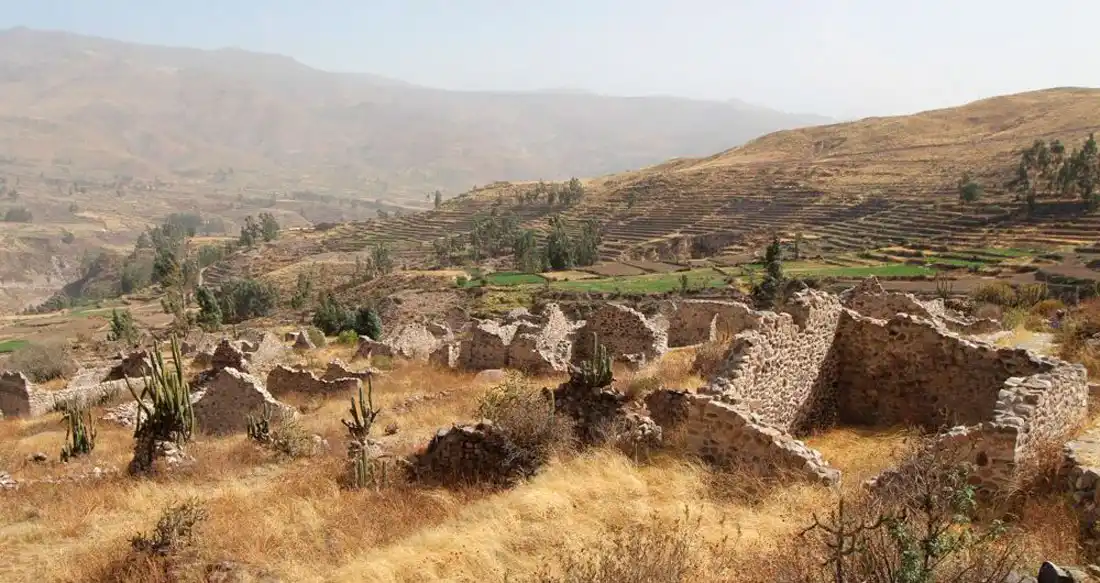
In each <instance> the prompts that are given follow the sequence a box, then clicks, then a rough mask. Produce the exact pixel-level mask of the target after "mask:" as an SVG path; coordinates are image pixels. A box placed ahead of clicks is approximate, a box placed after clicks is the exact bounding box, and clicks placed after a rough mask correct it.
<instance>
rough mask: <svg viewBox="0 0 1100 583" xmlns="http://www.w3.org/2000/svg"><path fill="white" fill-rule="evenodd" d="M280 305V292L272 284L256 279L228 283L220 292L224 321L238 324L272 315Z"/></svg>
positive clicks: (219, 300)
mask: <svg viewBox="0 0 1100 583" xmlns="http://www.w3.org/2000/svg"><path fill="white" fill-rule="evenodd" d="M278 303H279V292H278V291H277V290H276V289H275V287H274V286H273V285H271V284H270V283H264V282H260V281H257V280H255V279H238V280H233V281H229V282H226V283H225V284H224V285H222V287H221V289H220V290H219V297H218V304H219V308H221V313H222V321H224V322H226V323H229V324H236V323H238V322H243V321H245V320H249V319H252V318H259V317H262V316H266V315H268V314H270V313H271V312H272V311H273V310H274V309H275V306H277V305H278Z"/></svg>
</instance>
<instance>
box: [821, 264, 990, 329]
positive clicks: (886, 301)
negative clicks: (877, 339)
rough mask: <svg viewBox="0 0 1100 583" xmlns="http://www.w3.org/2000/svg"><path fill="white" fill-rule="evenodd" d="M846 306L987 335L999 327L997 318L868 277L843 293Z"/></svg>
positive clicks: (880, 316) (881, 316)
mask: <svg viewBox="0 0 1100 583" xmlns="http://www.w3.org/2000/svg"><path fill="white" fill-rule="evenodd" d="M842 301H843V303H844V306H845V307H846V308H849V309H852V310H855V311H856V312H858V313H860V314H861V315H864V316H869V317H871V318H878V319H881V320H889V319H890V318H893V317H894V316H895V315H897V314H909V315H911V316H918V317H921V318H927V319H929V320H932V322H933V323H934V324H936V325H937V326H938V327H942V328H944V329H947V330H951V331H953V332H959V333H964V334H986V333H989V332H994V331H996V330H1000V324H999V323H998V322H997V321H996V320H990V319H988V318H983V319H973V318H967V317H964V316H963V315H961V314H958V313H954V312H953V311H952V310H949V309H948V308H947V306H946V305H945V304H944V302H943V300H942V299H939V298H936V299H933V300H921V299H919V298H917V296H915V295H913V294H907V293H897V292H888V291H886V290H885V289H884V288H883V287H882V284H881V283H879V281H878V278H875V277H869V278H867V279H864V280H863V281H862V282H860V284H859V285H858V286H856V287H854V288H852V289H850V290H848V291H847V292H845V293H844V294H843V295H842Z"/></svg>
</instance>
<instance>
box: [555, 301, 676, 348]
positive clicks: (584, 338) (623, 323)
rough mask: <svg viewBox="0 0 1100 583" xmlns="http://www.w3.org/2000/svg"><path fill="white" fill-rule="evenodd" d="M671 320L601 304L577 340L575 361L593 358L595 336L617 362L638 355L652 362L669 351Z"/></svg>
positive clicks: (575, 340) (578, 332) (589, 318)
mask: <svg viewBox="0 0 1100 583" xmlns="http://www.w3.org/2000/svg"><path fill="white" fill-rule="evenodd" d="M668 326H669V322H668V319H667V318H666V317H664V316H662V315H658V316H656V317H654V318H653V319H649V318H646V317H645V315H644V314H642V313H641V312H639V311H637V310H635V309H633V308H630V307H627V306H623V305H620V304H613V303H605V304H601V305H599V306H598V307H597V308H596V309H595V310H593V311H592V313H590V314H589V315H588V318H587V319H586V320H585V324H584V326H582V327H581V328H580V329H579V330H578V331H577V333H576V336H575V339H574V341H573V360H574V361H577V360H581V359H585V358H589V357H590V356H591V354H592V337H593V334H595V335H596V336H597V338H598V340H599V343H600V344H602V345H603V346H604V347H605V348H607V350H608V352H609V353H610V354H611V355H612V356H613V357H614V358H616V359H621V358H624V357H628V356H634V357H635V360H636V359H638V358H640V359H644V360H652V359H654V358H657V357H659V356H661V355H662V354H664V353H665V352H667V351H668Z"/></svg>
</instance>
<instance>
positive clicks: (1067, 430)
mask: <svg viewBox="0 0 1100 583" xmlns="http://www.w3.org/2000/svg"><path fill="white" fill-rule="evenodd" d="M1032 358H1034V359H1035V360H1037V361H1040V362H1041V363H1042V364H1043V365H1045V366H1048V367H1050V368H1049V371H1048V372H1042V373H1039V374H1035V375H1032V376H1029V377H1022V378H1021V377H1013V378H1009V379H1007V380H1006V381H1005V382H1004V384H1003V387H1002V389H1001V391H1000V392H999V393H998V397H997V404H996V406H995V408H994V413H993V422H992V425H993V426H997V427H1010V428H1012V429H1014V430H1016V431H1017V439H1016V446H1015V449H1016V460H1015V461H1016V464H1017V465H1019V466H1023V467H1027V466H1029V465H1032V463H1033V462H1039V461H1040V458H1042V457H1045V456H1049V455H1051V452H1050V451H1049V448H1050V446H1056V445H1058V444H1061V443H1064V442H1065V441H1066V439H1067V438H1068V437H1069V436H1070V434H1071V433H1073V432H1076V431H1077V430H1079V429H1080V428H1081V427H1082V426H1083V425H1084V423H1085V420H1086V418H1087V417H1088V399H1089V393H1088V378H1087V377H1088V373H1087V371H1086V370H1085V367H1083V366H1082V365H1079V364H1069V363H1066V362H1062V361H1060V360H1055V359H1044V358H1040V357H1036V356H1034V355H1032Z"/></svg>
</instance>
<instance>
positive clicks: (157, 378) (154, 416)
mask: <svg viewBox="0 0 1100 583" xmlns="http://www.w3.org/2000/svg"><path fill="white" fill-rule="evenodd" d="M171 346H172V365H173V366H172V369H171V370H169V369H168V368H167V367H166V366H165V364H164V357H163V356H162V355H161V353H160V348H159V347H158V346H155V345H154V346H153V350H152V351H151V352H152V355H153V358H151V359H150V366H151V371H150V372H149V374H148V375H146V377H145V387H144V388H142V390H141V393H140V394H139V393H138V392H137V391H135V390H134V387H133V386H132V385H130V381H129V380H127V381H126V386H127V387H128V388H129V389H130V394H131V395H132V396H133V397H134V400H135V401H137V404H138V411H137V418H136V420H135V422H134V426H135V429H134V441H135V443H134V456H133V459H131V460H130V466H129V472H130V473H131V474H144V473H147V472H149V471H150V470H152V467H153V460H154V458H155V456H156V451H157V447H158V444H159V443H160V442H173V443H175V444H177V445H182V444H184V443H186V442H188V441H190V440H191V436H192V434H193V432H194V430H195V413H194V411H193V410H192V408H191V389H190V386H189V383H188V382H187V380H186V379H185V378H184V375H183V355H182V354H181V353H180V348H179V342H178V341H177V340H176V339H175V337H173V338H172V341H171Z"/></svg>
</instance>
